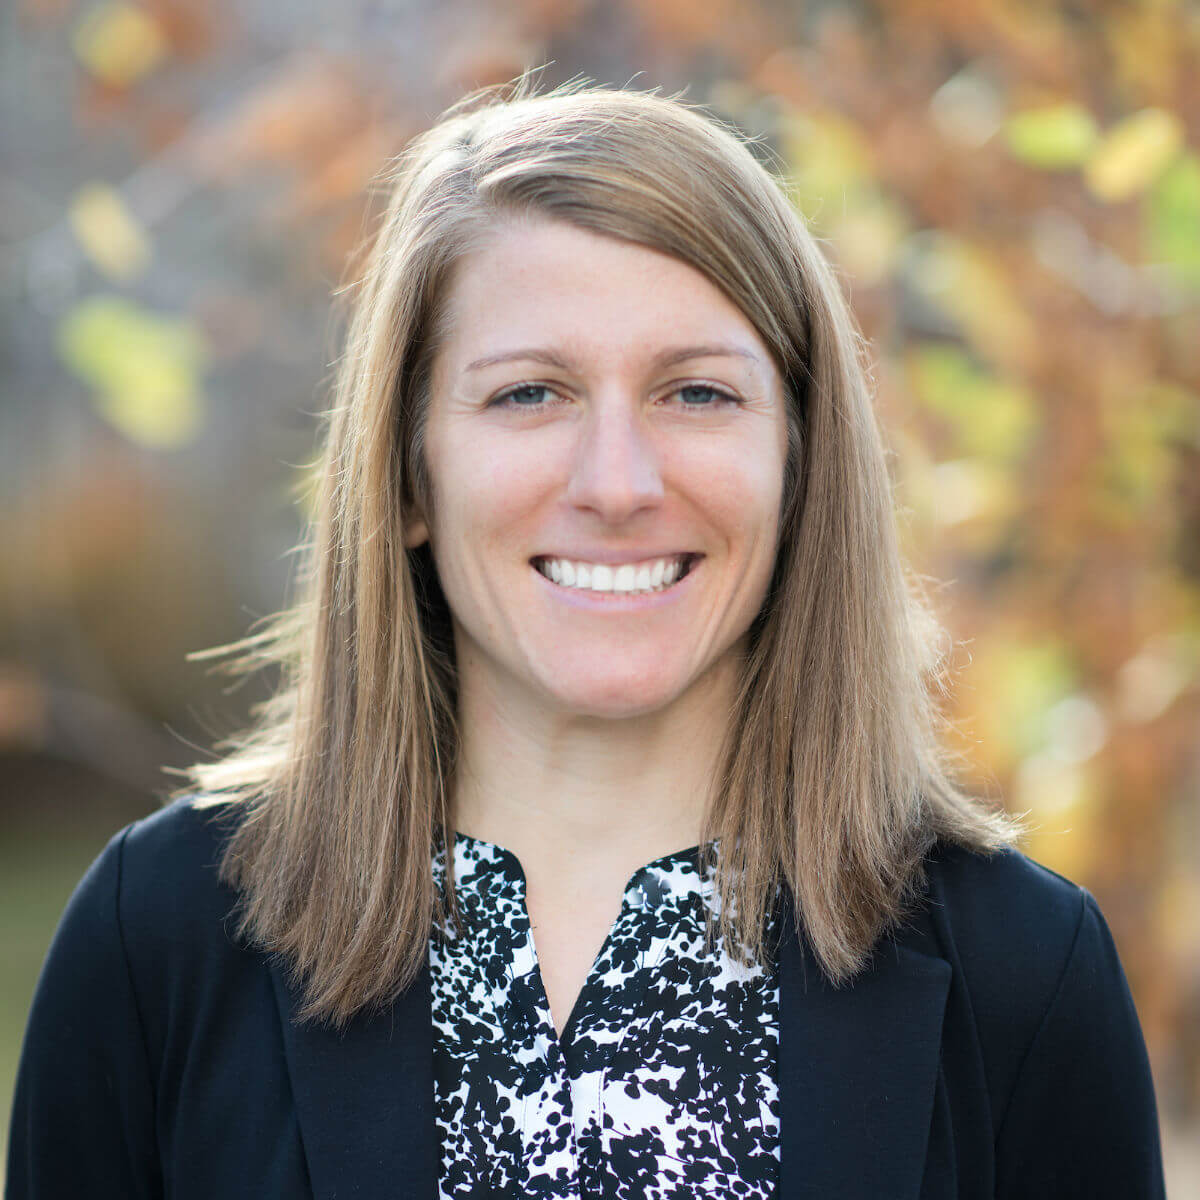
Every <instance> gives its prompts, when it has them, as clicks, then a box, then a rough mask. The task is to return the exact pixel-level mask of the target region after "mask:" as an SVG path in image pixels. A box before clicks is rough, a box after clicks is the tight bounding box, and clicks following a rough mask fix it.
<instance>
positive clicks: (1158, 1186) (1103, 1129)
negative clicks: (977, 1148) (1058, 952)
mask: <svg viewBox="0 0 1200 1200" xmlns="http://www.w3.org/2000/svg"><path fill="white" fill-rule="evenodd" d="M996 1183H997V1187H996V1196H997V1200H1017V1198H1018V1197H1020V1198H1021V1200H1074V1198H1078V1200H1084V1198H1085V1197H1086V1198H1087V1200H1118V1198H1120V1200H1132V1198H1133V1197H1138V1200H1161V1198H1162V1197H1164V1196H1165V1186H1164V1182H1163V1167H1162V1150H1161V1144H1160V1140H1159V1125H1158V1114H1157V1111H1156V1107H1155V1102H1154V1086H1153V1083H1152V1081H1151V1075H1150V1063H1149V1059H1148V1057H1147V1054H1146V1046H1145V1042H1144V1041H1143V1039H1142V1031H1141V1027H1140V1025H1139V1024H1138V1018H1137V1013H1136V1011H1135V1009H1134V1006H1133V998H1132V996H1131V995H1130V992H1129V985H1128V982H1127V981H1126V978H1125V972H1124V971H1123V969H1122V967H1121V963H1120V960H1119V958H1118V957H1117V951H1116V947H1115V946H1114V944H1113V939H1112V935H1111V933H1110V932H1109V929H1108V925H1107V924H1106V923H1105V920H1104V917H1103V915H1102V914H1101V912H1100V909H1099V907H1098V906H1097V904H1096V902H1095V900H1094V899H1093V898H1092V896H1091V895H1090V894H1088V893H1087V892H1084V893H1083V911H1082V915H1081V919H1080V923H1079V927H1078V929H1077V931H1076V935H1075V942H1074V945H1073V947H1072V949H1071V952H1070V955H1069V956H1068V959H1067V963H1066V966H1065V967H1064V969H1063V973H1062V976H1061V978H1060V980H1059V983H1058V987H1057V990H1056V992H1055V994H1054V997H1053V999H1052V1000H1051V1002H1050V1005H1049V1007H1048V1009H1047V1010H1046V1012H1045V1015H1044V1017H1043V1019H1042V1022H1041V1025H1040V1027H1039V1029H1038V1032H1037V1034H1036V1035H1035V1037H1034V1040H1033V1043H1032V1044H1031V1046H1030V1047H1029V1050H1028V1052H1027V1054H1026V1056H1025V1059H1024V1062H1023V1063H1022V1065H1021V1068H1020V1071H1019V1073H1018V1075H1017V1080H1016V1084H1015V1086H1014V1088H1013V1091H1012V1095H1011V1099H1010V1101H1009V1104H1008V1106H1007V1108H1006V1110H1005V1113H1004V1114H1003V1116H1002V1118H1001V1124H1000V1127H999V1132H998V1135H997V1140H996Z"/></svg>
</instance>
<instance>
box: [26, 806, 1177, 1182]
mask: <svg viewBox="0 0 1200 1200" xmlns="http://www.w3.org/2000/svg"><path fill="white" fill-rule="evenodd" d="M219 847H220V839H219V834H218V830H217V827H216V826H215V825H214V823H213V821H212V813H211V811H210V812H203V811H200V810H196V809H194V808H192V807H190V806H188V805H187V804H186V803H185V802H177V803H175V804H173V805H171V806H170V807H169V808H165V809H163V810H162V811H160V812H158V813H156V814H154V815H153V816H150V817H147V818H146V819H145V820H143V821H138V822H136V823H135V824H134V825H132V826H130V827H128V828H126V829H124V830H122V831H121V832H120V833H119V834H117V835H116V836H115V837H114V838H113V840H112V841H111V842H110V843H109V844H108V846H107V848H106V849H105V850H104V851H103V853H102V854H101V855H100V857H99V858H98V859H97V860H96V862H95V863H94V864H93V865H92V867H91V869H90V870H89V871H88V873H87V875H86V876H85V877H84V879H83V880H82V882H81V883H80V885H79V887H78V888H77V890H76V892H75V894H74V896H73V897H72V899H71V901H70V904H69V905H68V907H67V910H66V912H65V914H64V916H63V918H62V923H61V925H60V927H59V930H58V933H57V934H56V936H55V940H54V943H53V945H52V947H51V949H50V953H49V956H48V958H47V961H46V964H45V967H44V968H43V971H42V976H41V979H40V981H39V983H38V987H37V992H36V995H35V998H34V1003H33V1009H32V1012H31V1014H30V1018H29V1025H28V1029H27V1031H26V1035H25V1043H24V1048H23V1051H22V1057H21V1063H20V1069H19V1075H18V1079H17V1089H16V1097H15V1102H14V1108H13V1118H12V1130H11V1136H10V1147H9V1163H8V1177H7V1191H6V1195H7V1196H8V1197H9V1200H25V1198H26V1197H31V1198H33V1200H81V1198H83V1197H86V1198H87V1200H107V1198H112V1200H117V1198H118V1197H119V1198H120V1200H141V1198H143V1197H146V1198H149V1197H170V1198H171V1200H241V1198H245V1200H268V1198H273V1197H289V1198H290V1197H295V1198H297V1200H304V1198H307V1197H310V1196H311V1197H315V1198H318V1200H335V1198H336V1200H342V1198H343V1197H387V1198H389V1200H390V1198H396V1200H399V1198H401V1197H415V1198H419V1200H434V1198H435V1197H436V1195H437V1166H438V1145H437V1132H436V1126H435V1122H434V1114H433V1104H432V1099H433V1077H432V1036H431V1018H430V997H429V980H428V974H427V973H425V974H423V975H422V976H421V978H420V979H419V981H418V983H417V984H416V985H415V986H413V987H411V988H410V989H408V991H406V992H405V993H404V994H403V995H401V996H400V998H399V999H398V1000H397V1001H396V1002H395V1003H394V1004H393V1005H392V1006H391V1007H390V1008H389V1009H388V1010H387V1011H385V1012H382V1013H380V1014H378V1015H375V1016H371V1017H363V1018H361V1019H359V1020H356V1021H355V1022H354V1023H353V1024H352V1026H351V1027H350V1028H349V1030H348V1031H347V1032H345V1033H344V1034H341V1035H339V1034H336V1033H334V1032H331V1031H330V1030H329V1029H328V1028H327V1027H324V1026H318V1025H308V1026H304V1027H301V1026H298V1025H297V1024H296V1023H294V1021H293V1019H292V1016H293V1012H294V1011H295V1008H296V1004H297V996H296V994H295V992H294V991H293V990H292V988H291V987H290V986H289V984H288V979H287V974H286V972H285V971H283V970H282V969H281V967H280V966H279V964H277V963H273V962H270V961H268V959H267V958H266V957H264V956H263V955H262V954H260V953H258V952H257V951H255V950H253V949H249V948H247V947H245V946H243V945H241V944H239V943H237V942H235V941H234V940H232V939H231V937H230V934H229V931H230V928H231V922H229V921H228V919H227V918H228V914H229V912H230V910H231V908H232V907H233V904H234V900H235V897H234V894H233V893H232V892H231V891H230V890H228V889H227V888H225V887H224V886H222V885H221V884H220V883H219V882H218V880H217V877H216V870H215V863H216V859H217V855H218V851H219ZM928 880H929V883H928V889H927V894H926V903H925V905H924V906H923V908H922V910H921V911H920V912H919V914H918V915H917V916H916V917H915V918H914V919H913V920H912V921H910V922H909V923H908V924H907V925H906V926H905V927H904V929H903V930H902V932H900V933H899V934H898V935H897V936H895V937H891V938H888V939H885V940H883V941H881V943H880V944H879V945H878V946H877V948H876V952H875V954H874V957H873V959H872V962H871V964H870V966H869V968H868V969H867V970H866V971H864V972H863V973H862V974H861V975H859V976H858V977H857V978H856V979H855V980H854V981H853V982H852V983H851V984H850V985H848V986H845V987H842V988H840V989H834V988H832V987H830V986H829V985H828V984H827V983H826V981H825V979H824V977H823V976H822V975H821V973H820V972H819V970H818V969H817V966H816V962H815V960H814V959H813V957H812V954H811V951H810V950H809V948H808V947H807V946H806V945H805V944H803V942H801V941H799V940H797V939H796V938H795V937H794V936H791V937H788V938H787V939H786V940H785V942H784V943H783V945H782V947H781V949H780V955H779V969H780V989H781V1012H780V1022H781V1023H780V1047H779V1056H780V1057H779V1087H780V1097H781V1111H782V1122H781V1138H782V1141H781V1160H780V1169H781V1186H780V1191H779V1194H780V1196H781V1197H784V1198H786V1200H799V1198H801V1197H806V1198H809V1197H811V1198H813V1200H816V1198H818V1197H820V1198H821V1200H834V1198H836V1200H888V1198H894V1200H949V1198H950V1197H958V1198H960V1200H967V1198H970V1200H983V1198H984V1197H1013V1198H1016V1197H1020V1198H1021V1200H1039V1198H1045V1200H1050V1198H1051V1197H1053V1198H1054V1200H1070V1198H1072V1197H1079V1198H1080V1200H1083V1198H1085V1197H1086V1198H1087V1200H1107V1198H1112V1200H1117V1198H1118V1197H1119V1198H1120V1200H1134V1198H1139V1200H1150V1198H1155V1197H1162V1196H1163V1194H1164V1190H1163V1178H1162V1165H1161V1156H1160V1148H1159V1132H1158V1122H1157V1117H1156V1113H1155V1104H1154V1093H1153V1089H1152V1085H1151V1079H1150V1071H1149V1065H1148V1063H1147V1058H1146V1050H1145V1046H1144V1044H1143V1041H1142V1034H1141V1031H1140V1029H1139V1027H1138V1021H1137V1016H1136V1014H1135V1012H1134V1007H1133V1003H1132V1000H1131V998H1130V994H1129V989H1128V987H1127V985H1126V981H1125V976H1124V974H1123V972H1122V969H1121V965H1120V963H1119V961H1118V959H1117V954H1116V951H1115V949H1114V947H1113V942H1112V938H1111V937H1110V935H1109V931H1108V928H1107V926H1106V925H1105V922H1104V918H1103V917H1102V916H1101V914H1100V911H1099V909H1098V908H1097V906H1096V903H1095V901H1094V900H1093V898H1092V897H1091V896H1090V895H1089V894H1088V893H1087V892H1086V891H1084V890H1083V889H1081V888H1079V887H1077V886H1076V885H1075V884H1073V883H1070V882H1068V881H1067V880H1065V879H1063V878H1062V877H1060V876H1058V875H1055V874H1054V873H1053V872H1051V871H1048V870H1046V869H1045V868H1043V867H1040V866H1038V865H1036V864H1035V863H1033V862H1032V861H1031V860H1029V859H1028V858H1026V857H1024V856H1023V855H1021V854H1019V853H1016V852H1005V853H1002V854H999V855H996V856H991V857H986V858H985V857H982V856H979V855H975V854H972V853H969V852H966V851H963V850H961V849H958V848H954V847H948V846H942V847H938V848H937V850H936V851H935V853H933V854H932V855H931V856H930V858H929V862H928Z"/></svg>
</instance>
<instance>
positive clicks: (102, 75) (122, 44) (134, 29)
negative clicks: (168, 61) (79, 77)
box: [71, 3, 168, 87]
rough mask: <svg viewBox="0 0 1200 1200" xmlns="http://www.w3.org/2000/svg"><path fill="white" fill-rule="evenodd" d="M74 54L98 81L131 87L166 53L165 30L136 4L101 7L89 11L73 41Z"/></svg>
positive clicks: (116, 4)
mask: <svg viewBox="0 0 1200 1200" xmlns="http://www.w3.org/2000/svg"><path fill="white" fill-rule="evenodd" d="M71 42H72V45H73V47H74V50H75V55H76V57H77V58H78V59H79V61H80V62H81V63H83V65H84V66H85V67H87V69H88V70H89V71H91V73H92V74H93V75H95V76H96V78H97V79H99V80H101V81H102V82H104V83H107V84H110V85H112V86H113V87H128V86H129V85H130V84H131V83H135V82H136V81H137V80H139V79H140V78H141V77H142V76H143V75H146V74H148V73H149V72H150V71H152V70H154V68H155V67H157V66H158V64H159V63H160V62H162V60H163V59H164V58H165V57H166V54H167V49H168V46H167V39H166V37H165V35H164V34H163V31H162V27H161V26H160V25H159V23H158V22H157V21H156V20H155V19H154V17H153V16H151V14H150V13H148V12H147V11H146V10H145V9H144V8H140V7H138V6H137V5H134V4H122V3H109V4H99V5H96V6H95V7H94V8H91V9H89V10H88V12H86V13H85V14H84V16H83V18H82V19H81V20H80V22H79V24H78V25H76V26H75V31H74V34H73V35H72V39H71Z"/></svg>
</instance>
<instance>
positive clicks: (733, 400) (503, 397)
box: [488, 383, 742, 412]
mask: <svg viewBox="0 0 1200 1200" xmlns="http://www.w3.org/2000/svg"><path fill="white" fill-rule="evenodd" d="M692 390H695V391H703V392H711V393H712V394H713V395H714V396H716V397H717V400H718V402H723V403H725V404H733V405H740V404H741V403H742V401H741V400H740V399H739V397H737V396H735V395H734V394H733V393H732V392H727V391H726V390H725V389H724V388H719V387H717V386H716V385H715V384H712V383H685V384H681V385H680V386H679V387H677V388H676V389H675V390H674V391H673V392H669V393H668V395H671V396H676V395H678V394H679V393H680V392H686V391H692ZM534 391H537V392H550V393H553V392H554V389H553V388H552V387H550V386H549V385H548V384H545V383H518V384H514V385H513V386H512V387H510V388H505V390H504V391H502V392H501V393H500V394H499V395H497V396H496V397H495V398H494V399H493V400H492V401H491V402H490V403H489V405H488V407H489V408H509V409H514V410H515V409H524V410H525V411H527V412H537V411H539V410H540V409H543V408H548V407H549V405H546V404H509V403H508V401H510V400H511V399H512V398H513V396H515V395H517V394H518V393H520V392H534ZM720 406H721V404H720V403H717V404H685V405H683V406H682V407H683V408H685V409H689V408H690V409H692V410H694V411H696V412H705V411H707V410H709V409H712V408H718V407H720Z"/></svg>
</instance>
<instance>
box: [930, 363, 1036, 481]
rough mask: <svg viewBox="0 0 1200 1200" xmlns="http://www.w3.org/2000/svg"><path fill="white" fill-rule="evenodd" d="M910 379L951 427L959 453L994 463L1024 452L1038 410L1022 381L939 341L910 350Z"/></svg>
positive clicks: (938, 415)
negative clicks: (987, 368) (987, 367)
mask: <svg viewBox="0 0 1200 1200" xmlns="http://www.w3.org/2000/svg"><path fill="white" fill-rule="evenodd" d="M909 378H910V381H911V383H912V387H913V393H914V395H915V397H916V399H917V400H918V401H919V403H920V404H921V405H922V407H923V408H924V409H925V410H926V411H927V412H930V413H933V414H934V415H935V416H937V417H939V418H940V419H941V420H942V421H944V422H945V423H946V424H947V425H949V427H950V429H951V430H952V431H953V436H954V439H955V451H956V453H957V454H960V455H965V456H968V457H972V458H979V459H981V460H983V461H985V462H988V463H992V464H1009V463H1013V462H1015V461H1016V460H1018V459H1019V458H1020V457H1021V456H1022V455H1023V454H1024V452H1025V450H1026V448H1027V447H1028V445H1029V442H1030V439H1031V437H1032V436H1033V433H1034V431H1035V430H1036V428H1037V415H1036V413H1037V409H1036V406H1035V404H1034V402H1033V396H1032V395H1031V394H1030V392H1029V391H1028V390H1027V389H1026V388H1024V387H1022V386H1021V385H1020V384H1018V383H1015V382H1013V381H1012V380H1006V379H1001V378H999V377H997V376H995V375H992V374H991V373H989V372H987V371H984V370H982V369H981V368H980V367H979V366H977V365H976V364H975V362H974V361H973V360H972V359H971V357H970V356H969V355H968V354H967V353H965V352H964V351H963V350H961V349H960V348H959V347H957V346H949V345H938V344H927V345H924V346H918V347H916V348H915V349H914V350H913V351H912V353H911V355H910V357H909Z"/></svg>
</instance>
